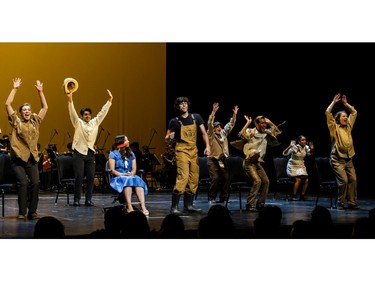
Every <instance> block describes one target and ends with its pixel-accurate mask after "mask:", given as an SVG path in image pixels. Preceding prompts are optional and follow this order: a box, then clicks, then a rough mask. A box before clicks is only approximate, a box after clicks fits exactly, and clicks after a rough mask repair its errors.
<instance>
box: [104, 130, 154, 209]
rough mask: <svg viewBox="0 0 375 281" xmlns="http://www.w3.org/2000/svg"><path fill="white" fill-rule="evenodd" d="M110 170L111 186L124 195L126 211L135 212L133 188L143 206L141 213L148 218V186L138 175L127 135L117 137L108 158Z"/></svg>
mask: <svg viewBox="0 0 375 281" xmlns="http://www.w3.org/2000/svg"><path fill="white" fill-rule="evenodd" d="M108 158H109V159H108V165H109V169H110V170H111V173H112V178H111V180H110V183H109V184H110V186H111V187H112V188H113V189H114V190H116V191H117V192H119V193H124V197H125V202H126V210H127V212H133V211H134V209H133V206H132V202H131V199H132V193H133V188H134V189H135V193H136V195H137V197H138V201H139V203H140V205H141V211H142V212H143V213H144V214H145V215H146V216H148V215H149V211H148V210H147V208H146V205H145V195H147V194H148V189H147V184H146V183H145V182H144V181H143V180H142V179H141V178H140V177H139V176H138V175H137V174H136V173H137V164H136V157H135V154H134V153H133V152H132V151H131V149H130V147H129V140H128V138H127V137H126V136H125V135H121V136H117V137H116V139H115V144H114V145H113V147H112V151H111V152H110V153H109V157H108Z"/></svg>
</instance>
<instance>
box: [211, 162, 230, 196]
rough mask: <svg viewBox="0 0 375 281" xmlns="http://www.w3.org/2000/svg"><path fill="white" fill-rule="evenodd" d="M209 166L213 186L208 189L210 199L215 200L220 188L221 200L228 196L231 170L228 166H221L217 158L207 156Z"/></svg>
mask: <svg viewBox="0 0 375 281" xmlns="http://www.w3.org/2000/svg"><path fill="white" fill-rule="evenodd" d="M207 168H208V172H209V174H210V179H211V186H210V189H209V191H208V200H215V199H216V196H217V193H218V191H219V190H220V195H219V197H220V201H225V200H227V198H228V190H229V172H228V169H227V168H221V167H220V165H219V161H218V160H217V159H216V158H213V157H208V158H207Z"/></svg>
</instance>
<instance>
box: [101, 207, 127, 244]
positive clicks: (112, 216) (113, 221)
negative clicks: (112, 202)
mask: <svg viewBox="0 0 375 281" xmlns="http://www.w3.org/2000/svg"><path fill="white" fill-rule="evenodd" d="M124 222H125V212H124V210H123V209H122V207H113V208H110V209H108V210H107V211H106V212H105V214H104V228H105V230H106V232H107V233H108V234H111V235H113V236H115V237H118V236H120V233H121V230H122V229H123V228H124Z"/></svg>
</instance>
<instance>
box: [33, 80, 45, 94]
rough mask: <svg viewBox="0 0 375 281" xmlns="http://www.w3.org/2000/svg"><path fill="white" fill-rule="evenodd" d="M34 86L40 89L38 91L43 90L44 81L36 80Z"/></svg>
mask: <svg viewBox="0 0 375 281" xmlns="http://www.w3.org/2000/svg"><path fill="white" fill-rule="evenodd" d="M34 86H35V88H36V89H37V90H38V92H43V83H41V82H40V81H39V80H36V83H35V85H34Z"/></svg>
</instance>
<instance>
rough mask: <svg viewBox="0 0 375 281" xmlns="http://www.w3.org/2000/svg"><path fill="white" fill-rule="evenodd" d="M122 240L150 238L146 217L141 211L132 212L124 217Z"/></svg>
mask: <svg viewBox="0 0 375 281" xmlns="http://www.w3.org/2000/svg"><path fill="white" fill-rule="evenodd" d="M121 237H122V238H130V239H141V238H150V237H151V230H150V226H149V224H148V221H147V217H146V216H145V215H144V214H143V212H141V211H138V210H137V211H133V212H130V213H127V214H126V215H125V220H124V227H123V229H122V231H121Z"/></svg>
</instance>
